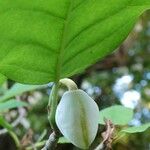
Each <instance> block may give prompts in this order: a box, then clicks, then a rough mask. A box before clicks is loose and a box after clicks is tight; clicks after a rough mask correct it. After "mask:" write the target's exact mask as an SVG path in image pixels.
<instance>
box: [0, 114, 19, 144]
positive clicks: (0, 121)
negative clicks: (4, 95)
mask: <svg viewBox="0 0 150 150" xmlns="http://www.w3.org/2000/svg"><path fill="white" fill-rule="evenodd" d="M0 126H2V127H4V128H5V129H7V131H8V133H9V134H10V136H11V137H12V138H13V140H14V142H15V144H16V146H17V147H19V146H20V141H19V139H18V137H17V135H16V134H15V133H14V132H13V127H12V125H11V124H9V123H8V122H7V121H6V120H5V119H4V118H3V117H2V116H0Z"/></svg>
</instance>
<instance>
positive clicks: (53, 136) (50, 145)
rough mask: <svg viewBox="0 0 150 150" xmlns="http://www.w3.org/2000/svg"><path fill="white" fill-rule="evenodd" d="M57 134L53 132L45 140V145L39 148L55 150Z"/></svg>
mask: <svg viewBox="0 0 150 150" xmlns="http://www.w3.org/2000/svg"><path fill="white" fill-rule="evenodd" d="M58 139H59V136H58V135H57V134H56V133H55V132H53V133H52V134H51V135H50V136H49V139H48V140H47V142H46V144H45V146H44V147H43V148H42V149H41V150H55V147H56V145H57V142H58Z"/></svg>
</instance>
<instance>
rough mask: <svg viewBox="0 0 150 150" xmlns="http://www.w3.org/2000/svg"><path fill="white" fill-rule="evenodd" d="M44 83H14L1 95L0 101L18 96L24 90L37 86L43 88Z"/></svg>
mask: <svg viewBox="0 0 150 150" xmlns="http://www.w3.org/2000/svg"><path fill="white" fill-rule="evenodd" d="M44 87H45V85H25V84H19V83H16V84H14V85H13V86H12V87H11V89H9V90H8V91H7V92H6V93H5V94H4V95H3V96H2V97H0V102H2V101H6V100H7V99H10V98H12V97H15V96H19V95H21V94H23V93H24V92H28V91H32V90H35V89H39V88H44Z"/></svg>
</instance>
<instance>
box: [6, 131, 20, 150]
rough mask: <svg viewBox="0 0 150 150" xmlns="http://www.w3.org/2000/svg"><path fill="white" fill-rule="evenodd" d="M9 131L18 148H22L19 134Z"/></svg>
mask: <svg viewBox="0 0 150 150" xmlns="http://www.w3.org/2000/svg"><path fill="white" fill-rule="evenodd" d="M8 132H9V134H10V136H11V137H12V138H13V140H14V142H15V144H16V147H17V149H20V141H19V139H18V137H17V135H16V134H15V133H14V132H12V131H8Z"/></svg>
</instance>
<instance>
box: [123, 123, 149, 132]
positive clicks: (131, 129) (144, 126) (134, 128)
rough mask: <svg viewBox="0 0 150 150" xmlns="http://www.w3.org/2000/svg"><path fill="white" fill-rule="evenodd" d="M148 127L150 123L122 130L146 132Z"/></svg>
mask: <svg viewBox="0 0 150 150" xmlns="http://www.w3.org/2000/svg"><path fill="white" fill-rule="evenodd" d="M148 128H150V123H147V124H143V125H141V126H137V127H129V128H126V129H123V130H121V132H125V133H138V132H144V131H146V130H147V129H148Z"/></svg>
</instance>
